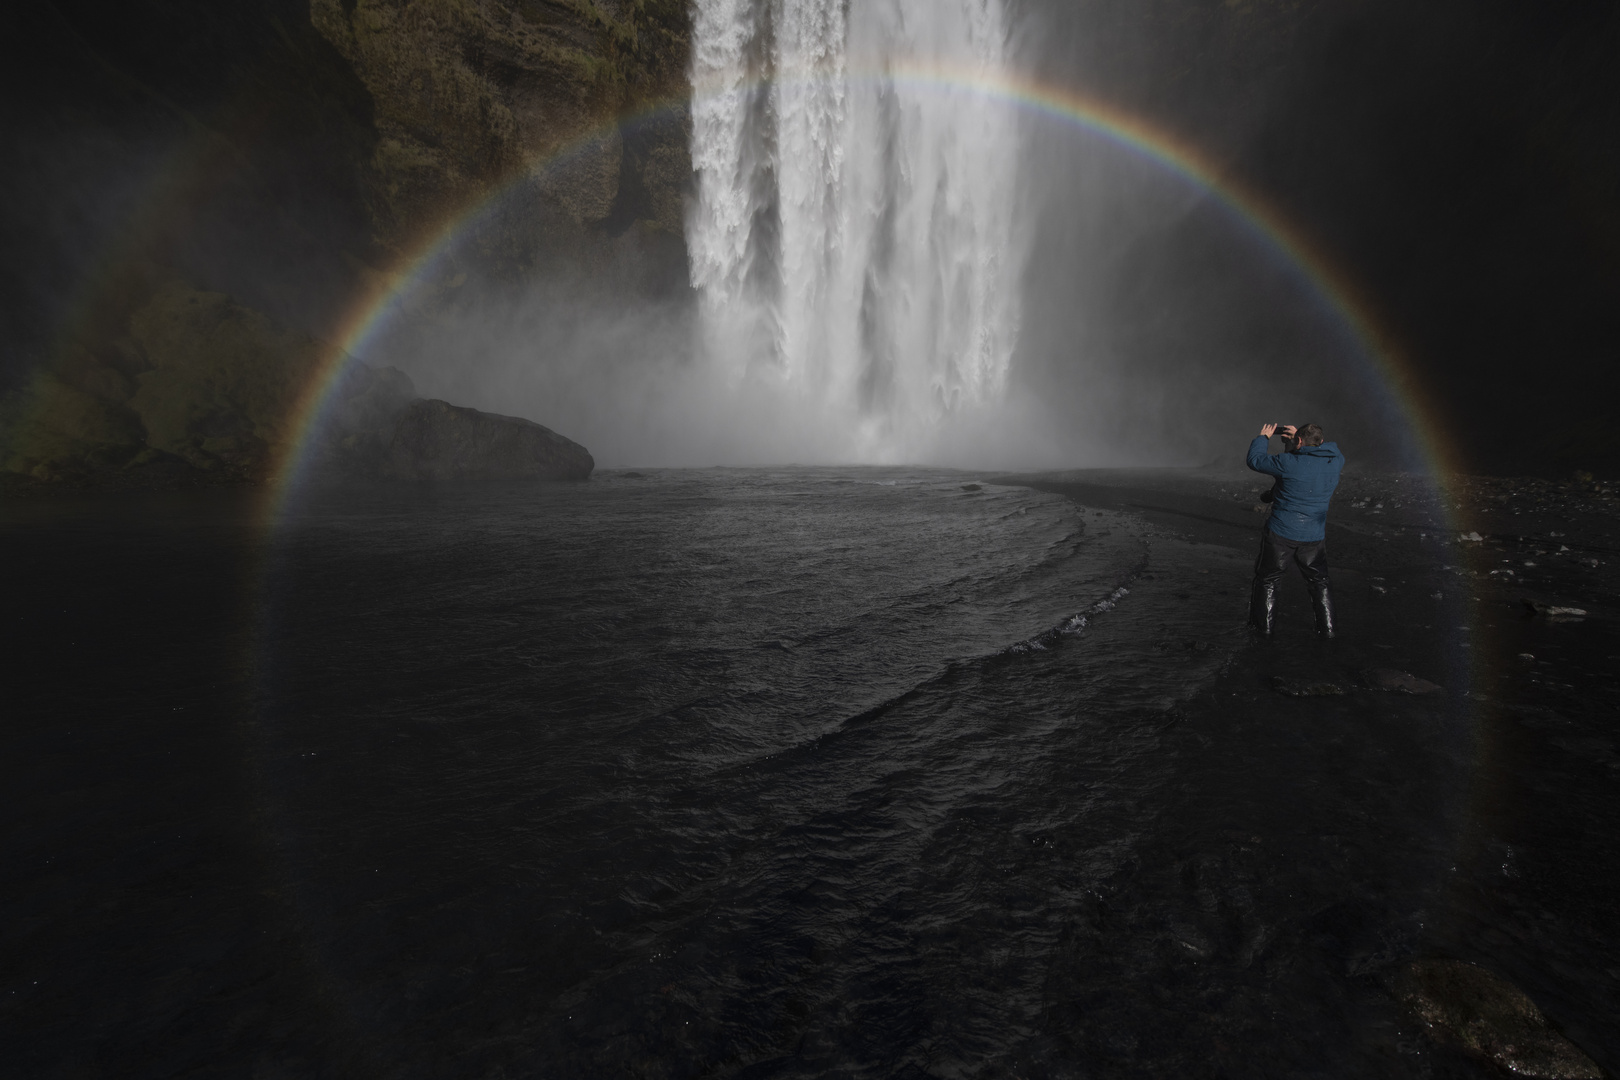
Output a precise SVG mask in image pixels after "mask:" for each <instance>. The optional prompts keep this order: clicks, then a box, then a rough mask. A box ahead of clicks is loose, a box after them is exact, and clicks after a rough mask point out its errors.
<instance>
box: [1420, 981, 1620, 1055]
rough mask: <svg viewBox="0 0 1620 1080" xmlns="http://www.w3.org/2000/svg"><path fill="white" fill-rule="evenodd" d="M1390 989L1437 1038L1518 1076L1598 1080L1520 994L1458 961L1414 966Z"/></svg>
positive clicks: (1509, 985) (1518, 991)
mask: <svg viewBox="0 0 1620 1080" xmlns="http://www.w3.org/2000/svg"><path fill="white" fill-rule="evenodd" d="M1390 989H1391V990H1392V991H1394V993H1395V996H1396V997H1397V998H1398V999H1399V1000H1400V1001H1401V1003H1402V1004H1404V1005H1405V1006H1406V1007H1407V1008H1409V1009H1411V1010H1412V1012H1413V1013H1414V1014H1415V1015H1416V1016H1417V1017H1418V1019H1420V1020H1422V1021H1423V1022H1424V1023H1425V1024H1427V1025H1428V1026H1429V1029H1430V1030H1431V1031H1433V1032H1434V1033H1435V1034H1437V1035H1441V1036H1443V1037H1445V1038H1446V1039H1449V1040H1454V1041H1456V1042H1457V1043H1460V1044H1461V1045H1462V1047H1463V1048H1464V1049H1466V1050H1468V1051H1469V1052H1470V1053H1473V1054H1477V1055H1478V1056H1480V1057H1483V1058H1486V1059H1488V1060H1490V1061H1493V1062H1495V1063H1496V1064H1497V1065H1500V1066H1501V1067H1502V1068H1504V1069H1506V1070H1508V1071H1509V1072H1513V1073H1517V1074H1518V1075H1520V1076H1534V1077H1543V1078H1545V1080H1598V1078H1599V1077H1601V1076H1602V1075H1603V1072H1602V1070H1600V1069H1599V1068H1598V1067H1597V1065H1596V1064H1594V1063H1593V1061H1592V1059H1590V1058H1588V1057H1587V1056H1586V1055H1585V1054H1583V1053H1581V1051H1580V1050H1579V1049H1578V1048H1577V1047H1576V1046H1575V1044H1574V1043H1572V1042H1570V1041H1569V1040H1568V1039H1566V1038H1564V1036H1562V1035H1560V1034H1559V1033H1558V1032H1557V1031H1555V1030H1554V1029H1553V1027H1552V1025H1551V1024H1549V1023H1548V1022H1547V1018H1546V1017H1545V1016H1543V1015H1542V1013H1541V1010H1540V1009H1538V1008H1536V1003H1535V1002H1533V1001H1531V1000H1530V998H1529V996H1528V995H1526V994H1525V992H1524V991H1523V990H1520V989H1519V988H1518V987H1516V986H1514V985H1513V984H1512V983H1510V982H1508V981H1507V980H1506V979H1503V978H1502V977H1501V976H1499V975H1495V974H1493V973H1491V972H1489V971H1486V970H1485V969H1484V968H1482V967H1479V966H1477V965H1475V964H1468V963H1464V962H1463V961H1461V960H1443V959H1430V960H1417V961H1414V962H1412V963H1411V964H1408V965H1407V966H1406V967H1405V968H1403V969H1401V970H1400V971H1399V972H1397V973H1396V974H1395V975H1394V976H1393V978H1392V979H1391V980H1390Z"/></svg>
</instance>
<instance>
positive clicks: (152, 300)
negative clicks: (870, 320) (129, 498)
mask: <svg viewBox="0 0 1620 1080" xmlns="http://www.w3.org/2000/svg"><path fill="white" fill-rule="evenodd" d="M686 18H687V16H686V10H685V6H684V3H682V2H680V0H640V2H636V3H622V4H620V3H609V2H606V0H596V2H593V0H569V2H552V0H510V2H501V0H486V2H484V3H480V4H477V5H469V4H461V3H456V2H453V0H415V2H406V0H330V2H328V0H242V2H238V3H230V4H217V3H209V2H205V0H132V2H129V3H125V4H119V5H106V4H99V3H90V2H87V0H60V2H57V3H54V4H46V5H11V6H9V7H8V9H7V11H6V12H5V13H4V14H3V15H0V21H3V24H0V39H3V41H4V44H3V45H0V49H3V50H4V55H3V56H0V61H3V63H0V68H3V75H0V78H3V79H4V85H3V90H4V100H3V101H0V123H3V130H4V138H5V141H6V143H7V145H8V149H9V150H11V151H12V152H13V154H14V156H15V160H16V161H17V167H16V168H12V169H8V170H7V171H6V172H5V174H4V175H3V176H0V229H3V234H0V240H3V241H4V244H3V250H0V289H3V290H4V292H5V294H6V302H5V303H4V305H3V315H0V334H3V336H4V345H5V348H4V353H3V358H0V459H3V461H0V467H3V468H5V469H8V470H11V471H20V472H25V473H32V474H34V475H36V476H41V477H62V478H79V479H94V477H96V476H97V475H99V474H105V473H106V472H107V471H108V470H117V469H119V468H122V467H124V466H125V465H128V464H130V463H132V462H137V461H147V460H149V459H150V458H151V456H152V455H153V454H158V455H168V456H170V457H173V458H175V459H176V460H183V461H187V462H189V463H190V464H191V465H192V466H194V467H196V468H198V469H203V470H212V472H211V475H218V474H219V473H221V472H223V473H228V474H230V475H233V476H237V477H239V478H247V479H250V478H253V477H255V476H258V475H262V473H263V469H264V468H265V467H266V464H267V462H268V461H270V460H271V459H273V457H274V454H275V453H276V449H277V446H278V445H279V440H281V439H282V438H283V432H282V430H281V429H282V427H284V426H285V424H286V423H287V422H288V420H289V418H288V417H287V416H285V415H284V414H283V413H278V410H285V409H287V408H291V407H292V403H293V402H294V401H296V400H297V399H298V396H299V394H300V393H301V391H302V389H303V384H302V382H301V380H307V379H308V378H309V377H310V373H311V371H313V370H314V367H315V365H316V363H317V360H316V357H317V355H318V354H319V352H320V349H321V346H320V345H319V339H322V338H328V337H331V336H333V335H335V334H336V332H337V331H338V329H339V328H340V327H341V325H342V322H343V319H344V317H345V315H346V313H348V312H350V311H351V310H352V309H353V307H354V305H355V303H356V298H357V297H359V296H362V295H364V293H365V290H366V289H367V288H368V287H370V286H371V285H372V284H373V283H374V282H375V281H376V280H378V275H379V274H381V273H386V272H387V271H388V270H390V269H391V268H392V267H395V266H397V265H399V264H400V263H401V262H402V261H403V260H408V259H409V258H410V257H411V256H412V255H414V254H415V253H416V252H417V251H418V250H420V248H421V246H422V244H423V243H424V242H426V241H427V240H428V239H429V238H431V237H433V236H434V235H436V234H437V233H438V232H439V231H440V230H442V228H443V227H444V226H445V224H446V223H447V222H450V221H454V220H456V219H458V217H460V216H462V215H465V214H466V213H467V211H468V210H469V209H470V208H472V207H477V206H485V205H487V206H490V207H491V208H492V212H491V213H490V214H489V215H487V216H486V220H485V223H484V226H483V229H482V231H481V232H480V234H479V235H478V236H476V237H475V238H474V240H475V242H473V243H469V244H465V245H462V246H461V248H459V249H458V250H457V252H456V253H455V256H454V258H453V259H449V260H446V261H445V263H444V265H443V267H442V268H441V269H442V273H443V275H444V276H446V277H447V278H453V279H454V280H456V281H457V282H460V281H464V280H466V279H467V278H468V277H469V276H472V277H475V278H477V277H485V278H491V279H495V280H505V281H514V280H515V281H522V280H525V279H529V278H536V277H545V276H548V275H549V276H561V277H569V278H572V279H576V280H577V279H586V280H590V279H592V278H596V279H600V280H602V281H603V282H604V283H605V287H611V288H614V289H616V290H619V292H620V293H621V294H622V293H623V292H625V291H626V290H628V291H629V293H630V295H632V296H633V295H634V294H635V292H636V291H637V290H645V291H648V292H652V293H660V294H662V293H668V292H670V291H671V290H679V289H682V288H684V282H685V249H684V242H683V239H682V231H681V230H682V213H683V206H684V199H685V196H686V191H687V188H688V186H689V184H690V177H691V165H690V161H689V158H688V156H687V149H686V146H687V128H686V121H685V117H686V113H685V109H684V95H685V82H686V70H687V48H688V31H687V25H686ZM177 296H178V297H182V300H181V304H182V305H183V306H185V307H186V309H187V314H188V315H190V316H192V317H191V319H190V322H189V323H187V322H185V320H181V321H180V322H181V323H184V327H185V333H180V332H179V331H175V332H173V333H169V334H168V335H167V336H166V337H164V336H163V335H161V334H160V335H158V336H159V337H162V338H163V340H162V341H158V342H156V343H154V341H153V340H150V339H151V338H152V337H153V333H154V332H155V331H154V330H153V325H154V323H153V318H154V317H153V311H154V309H155V308H163V307H164V306H165V305H168V306H169V307H173V306H174V305H173V303H171V301H173V299H174V298H175V297H177ZM188 301H189V303H188ZM198 305H200V308H199V307H198ZM198 310H204V311H206V312H208V313H209V316H208V317H209V319H212V322H211V323H209V325H208V326H206V327H205V326H203V325H202V323H203V322H207V321H208V320H207V319H205V320H202V322H199V320H198V318H196V317H195V315H196V312H197V311H198ZM171 321H172V320H171ZM175 325H176V326H178V325H180V323H176V324H175ZM143 328H144V329H143ZM170 329H171V330H174V326H171V327H170ZM233 333H234V336H232V335H233ZM182 338H184V339H185V340H184V343H182V344H177V342H178V341H180V339H182ZM176 350H178V351H179V352H180V353H186V354H187V355H188V356H189V357H190V359H189V360H187V361H186V362H184V363H181V362H179V361H178V360H176ZM226 384H229V385H231V386H233V387H235V388H236V390H235V391H233V393H235V397H234V398H231V399H230V400H223V399H221V398H220V397H219V393H220V391H219V387H221V386H224V385H226ZM244 388H246V389H244ZM237 399H241V400H237ZM205 429H206V430H205ZM208 432H212V434H209V433H208Z"/></svg>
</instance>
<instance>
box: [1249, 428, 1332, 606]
mask: <svg viewBox="0 0 1620 1080" xmlns="http://www.w3.org/2000/svg"><path fill="white" fill-rule="evenodd" d="M1280 428H1281V431H1280V434H1281V435H1282V439H1283V452H1282V453H1280V454H1277V455H1272V454H1270V453H1268V452H1267V448H1268V447H1269V446H1270V442H1269V440H1270V438H1271V435H1272V433H1273V432H1276V431H1278V429H1279V425H1277V424H1267V425H1265V426H1264V427H1262V428H1261V429H1260V434H1259V435H1256V436H1255V437H1254V441H1253V442H1251V443H1250V444H1249V468H1251V469H1253V470H1254V471H1255V472H1259V473H1265V474H1266V475H1267V476H1275V477H1276V478H1277V483H1276V486H1275V487H1273V488H1272V496H1273V498H1272V502H1271V518H1270V519H1269V520H1268V521H1267V522H1266V528H1265V531H1264V532H1262V533H1261V534H1260V557H1259V558H1258V559H1256V560H1255V563H1254V588H1253V591H1252V592H1251V593H1250V595H1249V624H1250V625H1251V626H1253V627H1254V628H1255V629H1256V630H1258V631H1260V633H1261V634H1263V635H1265V636H1266V637H1270V636H1271V626H1272V618H1273V613H1274V612H1275V610H1276V607H1277V582H1279V581H1281V580H1282V576H1283V574H1284V572H1285V571H1287V569H1288V560H1289V559H1290V558H1292V559H1293V560H1294V563H1295V565H1297V566H1298V567H1299V572H1300V573H1301V574H1303V575H1304V576H1305V588H1306V591H1308V592H1309V593H1310V594H1311V606H1312V607H1314V608H1315V609H1316V634H1317V636H1318V637H1323V638H1331V637H1332V636H1333V598H1332V597H1331V596H1330V595H1329V594H1328V568H1327V511H1328V502H1329V500H1331V499H1332V498H1333V489H1334V488H1336V487H1338V486H1339V473H1340V472H1341V471H1342V470H1343V469H1344V455H1343V454H1341V453H1339V447H1338V444H1337V443H1324V442H1323V441H1322V428H1321V426H1320V425H1319V424H1306V425H1305V426H1304V427H1302V428H1299V429H1297V430H1296V429H1295V428H1294V426H1293V425H1292V424H1282V425H1280Z"/></svg>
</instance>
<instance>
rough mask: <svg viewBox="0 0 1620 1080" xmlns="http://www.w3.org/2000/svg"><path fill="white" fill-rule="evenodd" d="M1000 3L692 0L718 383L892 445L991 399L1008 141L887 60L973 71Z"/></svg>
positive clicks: (1014, 310) (944, 91)
mask: <svg viewBox="0 0 1620 1080" xmlns="http://www.w3.org/2000/svg"><path fill="white" fill-rule="evenodd" d="M1006 49H1007V45H1006V28H1005V26H1004V23H1003V16H1002V11H1001V3H1000V0H855V2H853V3H851V2H848V0H697V3H696V4H695V6H694V21H693V70H692V81H693V87H694V91H695V94H694V105H693V116H692V120H693V125H692V160H693V165H694V168H695V169H696V171H697V174H698V186H697V198H696V200H695V202H694V205H693V209H692V214H691V218H690V220H689V222H688V244H689V250H690V252H691V273H692V283H693V286H694V287H695V288H696V289H697V291H698V294H699V297H700V302H701V305H702V325H703V330H702V332H703V335H704V341H703V346H704V350H705V354H706V356H707V358H708V361H709V362H710V363H712V364H714V365H716V366H717V367H718V368H719V371H720V373H721V375H722V376H723V377H725V378H726V379H727V380H728V381H730V382H731V384H732V385H733V386H736V387H744V388H746V389H747V391H748V392H749V393H750V394H752V395H754V396H755V398H756V399H758V398H759V397H760V396H761V395H764V396H766V397H768V398H770V399H772V400H774V401H776V402H777V403H778V404H779V405H782V406H784V407H786V408H788V409H792V410H798V411H801V412H805V413H810V414H814V415H816V416H817V417H818V418H819V420H820V422H824V423H825V422H839V423H841V425H842V430H841V431H840V432H839V437H840V439H841V441H842V444H843V445H845V446H847V447H848V448H849V449H850V450H852V451H854V452H858V453H860V454H861V455H862V456H864V457H866V458H867V459H868V460H874V461H877V460H898V459H903V458H905V457H906V456H907V455H908V454H909V453H914V452H916V451H917V449H918V448H919V447H921V446H924V445H927V444H928V443H930V441H931V440H932V439H933V438H934V436H935V435H936V433H937V430H938V429H939V427H940V426H941V425H942V424H943V423H945V422H946V421H948V419H949V418H950V417H951V416H952V415H954V414H957V413H959V412H961V411H963V410H965V409H969V408H972V407H974V406H977V405H983V404H988V403H993V402H994V401H996V400H998V399H999V397H1000V395H1001V393H1002V391H1003V389H1004V388H1005V385H1006V380H1007V370H1008V365H1009V361H1010V359H1011V355H1012V350H1013V346H1014V344H1015V341H1016V338H1017V332H1018V317H1019V312H1018V300H1017V295H1016V288H1017V278H1018V273H1019V271H1020V269H1021V267H1020V266H1019V265H1018V262H1019V260H1018V258H1017V257H1016V254H1015V249H1016V245H1015V243H1014V235H1013V209H1014V206H1013V203H1014V199H1015V182H1016V169H1017V157H1018V147H1017V134H1016V130H1015V128H1014V126H1013V125H1012V124H1011V123H1010V122H1009V118H1008V116H1007V114H1006V112H1005V110H1004V109H1003V108H1001V107H999V106H997V105H996V104H995V103H993V102H991V101H988V100H986V99H984V98H983V97H982V96H981V95H976V94H973V93H972V92H970V91H968V90H965V89H964V90H955V89H953V88H952V87H951V85H950V83H949V82H947V81H942V80H934V81H930V82H928V83H926V84H925V83H923V82H919V81H914V80H913V81H908V80H906V79H903V78H897V77H895V76H894V72H896V71H897V70H903V69H908V68H927V69H946V70H957V71H962V70H965V71H968V72H972V73H975V74H981V75H990V76H994V75H995V74H997V73H998V72H999V71H1000V70H1001V68H1002V66H1003V65H1004V63H1005V61H1006Z"/></svg>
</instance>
